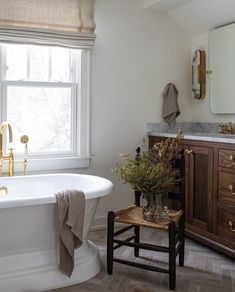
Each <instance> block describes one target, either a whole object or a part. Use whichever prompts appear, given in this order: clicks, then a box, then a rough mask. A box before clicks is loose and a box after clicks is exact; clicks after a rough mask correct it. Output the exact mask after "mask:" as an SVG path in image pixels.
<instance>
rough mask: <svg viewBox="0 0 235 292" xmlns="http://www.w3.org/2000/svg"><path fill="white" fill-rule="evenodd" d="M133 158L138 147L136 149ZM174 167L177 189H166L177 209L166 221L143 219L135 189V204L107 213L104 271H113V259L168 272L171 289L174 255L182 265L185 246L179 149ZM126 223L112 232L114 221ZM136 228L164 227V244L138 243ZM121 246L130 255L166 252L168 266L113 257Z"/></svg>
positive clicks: (180, 153) (183, 167)
mask: <svg viewBox="0 0 235 292" xmlns="http://www.w3.org/2000/svg"><path fill="white" fill-rule="evenodd" d="M136 152H137V159H138V155H139V152H140V148H139V147H138V148H137V149H136ZM175 165H176V168H178V169H179V178H180V179H179V181H178V183H177V189H178V190H177V191H174V192H169V193H168V198H169V199H172V200H178V201H179V209H178V210H176V211H173V210H170V213H169V214H170V215H169V217H170V220H169V221H168V222H167V223H166V222H165V223H164V222H159V223H158V222H150V221H145V220H144V219H143V210H142V208H141V207H140V199H141V193H140V192H135V205H134V206H131V207H128V208H126V209H124V210H120V211H118V212H116V213H115V212H113V211H110V212H108V230H107V272H108V274H112V273H113V262H117V263H121V264H125V265H130V266H133V267H137V268H141V269H146V270H150V271H156V272H160V273H166V274H169V285H170V289H171V290H175V285H176V257H177V255H179V266H184V249H185V185H184V178H185V160H184V152H183V150H181V151H180V152H179V155H178V157H177V159H176V163H175ZM116 222H118V223H121V224H128V225H127V226H126V227H122V228H120V229H119V230H117V231H115V229H114V227H115V223H116ZM140 227H142V228H143V227H148V228H153V229H160V230H165V231H167V232H168V237H169V244H168V246H157V245H153V244H148V243H144V242H140ZM130 229H133V231H134V234H133V235H132V236H130V237H128V238H126V239H125V240H121V239H117V236H119V235H121V234H123V233H125V232H126V231H128V230H130ZM121 246H129V247H133V248H134V256H135V257H139V250H140V249H144V250H151V251H156V252H163V253H168V255H169V265H168V269H163V268H160V267H156V266H154V265H147V264H143V263H138V262H136V261H135V262H133V261H129V260H126V259H121V258H117V257H115V256H114V250H116V249H118V248H120V247H121Z"/></svg>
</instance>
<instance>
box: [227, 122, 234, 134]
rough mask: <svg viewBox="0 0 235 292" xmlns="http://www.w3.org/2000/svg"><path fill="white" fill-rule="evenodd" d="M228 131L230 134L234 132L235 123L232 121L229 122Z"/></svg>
mask: <svg viewBox="0 0 235 292" xmlns="http://www.w3.org/2000/svg"><path fill="white" fill-rule="evenodd" d="M226 131H227V133H228V134H230V135H232V133H233V124H232V122H229V123H228V125H227V127H226Z"/></svg>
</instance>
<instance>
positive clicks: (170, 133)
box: [147, 123, 235, 143]
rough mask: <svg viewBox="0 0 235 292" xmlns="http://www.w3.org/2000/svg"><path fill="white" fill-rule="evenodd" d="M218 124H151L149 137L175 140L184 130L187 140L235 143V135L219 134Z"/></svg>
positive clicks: (148, 127) (148, 130)
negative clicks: (172, 125) (179, 132)
mask: <svg viewBox="0 0 235 292" xmlns="http://www.w3.org/2000/svg"><path fill="white" fill-rule="evenodd" d="M218 125H219V124H217V123H177V124H176V125H175V126H174V127H169V126H168V125H167V124H163V123H149V124H148V126H147V135H148V136H159V137H170V138H175V137H176V135H177V133H178V130H182V134H183V135H184V138H185V139H189V140H200V141H209V142H222V143H235V135H234V134H232V135H230V134H219V133H218V132H217V129H218Z"/></svg>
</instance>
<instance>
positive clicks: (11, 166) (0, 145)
mask: <svg viewBox="0 0 235 292" xmlns="http://www.w3.org/2000/svg"><path fill="white" fill-rule="evenodd" d="M4 128H8V133H9V141H8V142H9V145H10V148H9V151H10V152H9V153H8V154H6V155H4V154H3V130H4ZM12 141H13V133H12V127H11V125H10V124H9V123H8V122H3V123H2V124H1V126H0V176H1V175H2V163H3V160H7V161H8V164H9V168H8V175H9V176H13V175H14V153H13V148H12Z"/></svg>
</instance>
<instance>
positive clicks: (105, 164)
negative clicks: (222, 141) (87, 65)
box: [84, 0, 192, 218]
mask: <svg viewBox="0 0 235 292" xmlns="http://www.w3.org/2000/svg"><path fill="white" fill-rule="evenodd" d="M95 20H96V25H97V28H96V34H97V39H96V44H95V48H94V51H93V55H92V100H91V116H92V121H91V127H92V135H91V138H92V145H91V148H92V154H93V155H94V158H93V159H92V161H91V167H90V169H88V170H85V171H84V172H86V173H92V174H96V175H100V176H104V177H106V178H108V179H110V180H111V181H113V182H114V184H115V190H114V192H113V194H112V195H111V196H109V197H106V198H103V199H102V201H101V203H100V205H99V208H98V211H97V215H98V216H101V217H102V216H103V217H102V218H104V217H105V216H106V213H107V211H108V210H116V209H118V208H121V207H124V206H126V205H127V204H128V203H131V202H132V200H133V193H132V192H131V191H130V189H129V188H127V187H126V186H123V185H122V184H121V183H120V182H118V180H117V178H116V176H115V175H114V174H113V173H112V172H111V168H113V167H115V165H116V163H117V162H118V161H119V162H120V158H119V157H118V154H119V153H121V152H133V153H134V149H135V147H136V146H138V145H141V144H142V141H143V138H144V137H145V135H146V126H147V123H148V122H160V121H161V111H162V95H161V93H162V91H163V89H164V87H165V85H166V84H167V83H168V82H173V83H175V84H176V86H177V88H178V90H179V103H180V108H181V111H182V115H181V116H180V118H179V121H189V120H190V119H191V102H192V101H191V93H190V82H191V65H190V64H191V63H190V62H191V58H190V50H191V43H190V39H189V38H188V37H187V36H186V34H185V33H184V32H183V31H182V30H181V29H180V28H179V27H178V25H177V24H176V23H175V22H174V21H173V20H171V18H170V17H169V16H167V15H163V14H157V13H156V12H152V11H147V10H145V9H143V7H142V1H141V0H118V1H117V0H97V1H96V6H95Z"/></svg>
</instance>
